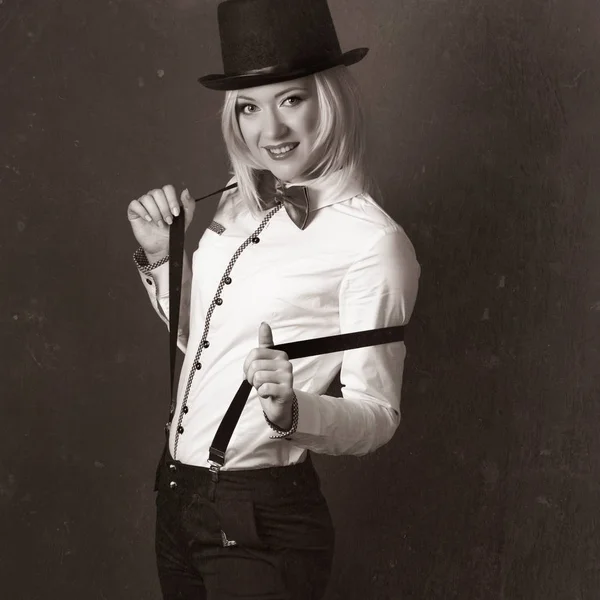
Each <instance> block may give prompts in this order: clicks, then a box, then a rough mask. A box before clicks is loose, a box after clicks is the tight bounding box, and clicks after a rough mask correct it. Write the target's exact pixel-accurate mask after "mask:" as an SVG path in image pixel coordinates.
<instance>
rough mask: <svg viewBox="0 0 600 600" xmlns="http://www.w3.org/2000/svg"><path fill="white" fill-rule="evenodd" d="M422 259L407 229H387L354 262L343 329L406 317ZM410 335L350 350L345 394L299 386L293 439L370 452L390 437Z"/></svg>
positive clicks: (343, 376) (343, 377)
mask: <svg viewBox="0 0 600 600" xmlns="http://www.w3.org/2000/svg"><path fill="white" fill-rule="evenodd" d="M419 276H420V266H419V263H418V262H417V259H416V256H415V251H414V248H413V246H412V244H411V242H410V240H409V239H408V237H407V236H406V234H405V233H404V231H403V230H402V229H393V230H391V231H390V230H387V231H383V233H382V235H380V236H378V238H377V240H376V241H375V242H374V243H373V244H371V245H370V247H369V248H368V249H367V250H366V251H365V252H364V253H362V255H361V256H360V257H359V258H358V259H357V260H356V261H355V262H354V263H353V265H352V266H351V267H350V269H349V270H348V272H347V273H346V276H345V278H344V280H343V282H342V285H341V287H340V296H339V303H340V333H350V332H353V331H362V330H367V329H375V328H379V327H391V326H395V325H405V324H406V323H408V321H409V319H410V316H411V314H412V311H413V308H414V305H415V301H416V297H417V290H418V282H419ZM405 356H406V347H405V344H404V342H393V343H389V344H382V345H379V346H370V347H366V348H357V349H353V350H347V351H345V352H344V354H343V359H342V366H341V371H340V381H341V384H342V397H341V398H335V397H332V396H328V395H318V394H313V393H309V392H303V391H301V390H294V391H295V393H296V397H297V398H298V409H299V415H298V426H297V430H296V432H295V433H294V434H293V435H292V436H291V438H290V439H291V441H292V443H294V444H296V445H298V446H300V447H303V448H306V449H308V450H312V451H313V452H317V453H321V454H334V455H339V454H352V455H357V456H360V455H364V454H367V453H368V452H372V451H374V450H376V449H377V448H379V447H380V446H382V445H383V444H385V443H387V442H388V441H389V440H390V439H391V438H392V436H393V435H394V433H395V431H396V429H397V428H398V425H399V424H400V395H401V388H402V376H403V370H404V359H405Z"/></svg>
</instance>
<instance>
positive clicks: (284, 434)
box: [263, 393, 299, 440]
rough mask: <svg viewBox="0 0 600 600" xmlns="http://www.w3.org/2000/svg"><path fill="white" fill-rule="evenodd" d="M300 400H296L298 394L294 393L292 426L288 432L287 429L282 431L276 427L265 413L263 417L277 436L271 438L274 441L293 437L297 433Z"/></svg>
mask: <svg viewBox="0 0 600 600" xmlns="http://www.w3.org/2000/svg"><path fill="white" fill-rule="evenodd" d="M298 413H299V410H298V398H296V394H295V393H294V398H293V401H292V426H291V427H290V428H289V429H288V430H287V431H286V430H285V429H281V427H279V426H278V425H275V423H273V422H272V421H270V420H269V417H267V414H266V413H265V412H264V411H263V415H264V417H265V420H266V421H267V425H268V426H269V427H270V428H271V429H272V430H273V431H275V432H276V434H275V435H271V436H269V437H270V439H272V440H279V439H282V438H289V437H290V436H291V435H293V434H294V433H296V429H297V428H298Z"/></svg>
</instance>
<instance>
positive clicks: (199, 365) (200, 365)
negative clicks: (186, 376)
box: [196, 362, 202, 371]
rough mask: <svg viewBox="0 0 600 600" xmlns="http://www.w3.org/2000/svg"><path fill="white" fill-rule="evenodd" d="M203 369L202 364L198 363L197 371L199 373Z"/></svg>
mask: <svg viewBox="0 0 600 600" xmlns="http://www.w3.org/2000/svg"><path fill="white" fill-rule="evenodd" d="M201 368H202V363H199V362H197V363H196V371H199V370H200V369H201Z"/></svg>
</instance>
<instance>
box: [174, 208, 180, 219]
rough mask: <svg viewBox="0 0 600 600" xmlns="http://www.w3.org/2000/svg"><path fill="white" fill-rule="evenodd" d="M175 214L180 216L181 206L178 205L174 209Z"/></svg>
mask: <svg viewBox="0 0 600 600" xmlns="http://www.w3.org/2000/svg"><path fill="white" fill-rule="evenodd" d="M173 214H174V215H175V216H176V217H178V216H179V207H178V206H176V207H175V208H174V209H173Z"/></svg>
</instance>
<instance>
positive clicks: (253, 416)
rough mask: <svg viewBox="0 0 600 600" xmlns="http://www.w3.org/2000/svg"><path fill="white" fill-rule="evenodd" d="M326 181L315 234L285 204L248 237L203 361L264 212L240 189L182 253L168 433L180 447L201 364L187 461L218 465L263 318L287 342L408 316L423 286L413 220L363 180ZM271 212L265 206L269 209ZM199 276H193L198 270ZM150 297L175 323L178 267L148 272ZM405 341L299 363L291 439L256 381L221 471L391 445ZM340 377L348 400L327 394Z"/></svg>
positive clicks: (317, 197) (315, 212) (316, 198)
mask: <svg viewBox="0 0 600 600" xmlns="http://www.w3.org/2000/svg"><path fill="white" fill-rule="evenodd" d="M328 191H330V189H329V188H328V186H327V185H325V186H321V187H320V188H319V189H311V191H310V217H309V222H308V225H307V227H306V229H304V230H300V229H299V228H297V227H296V225H295V224H294V223H293V222H292V221H291V220H290V218H289V217H288V215H287V213H286V212H285V209H284V208H282V209H280V210H279V211H278V212H277V213H276V214H275V215H274V216H273V217H272V218H271V219H270V221H269V222H268V224H267V225H266V227H265V228H264V230H263V231H262V232H261V233H260V234H259V236H258V237H259V239H260V241H259V242H258V243H251V244H249V245H248V246H247V247H246V248H245V249H244V250H243V252H242V253H241V254H240V255H239V257H238V258H237V261H236V262H235V264H234V266H233V269H232V271H231V275H230V277H231V283H230V284H228V285H225V286H223V291H222V292H221V298H222V304H221V305H220V306H215V307H214V310H213V312H212V316H211V317H210V323H209V329H208V336H207V338H208V341H209V342H210V345H209V346H208V347H207V348H204V349H203V350H202V354H201V357H200V361H199V362H200V363H201V365H202V367H201V369H200V370H196V369H195V366H194V357H195V355H196V352H197V350H198V346H199V342H200V340H201V338H202V334H203V332H204V329H205V322H206V318H207V312H208V309H209V306H210V305H211V303H212V301H213V299H214V298H215V293H216V290H217V287H218V285H219V282H220V281H221V280H222V278H223V276H224V272H225V270H226V268H227V265H228V264H229V263H230V261H231V259H232V256H233V255H234V253H235V252H236V250H237V249H238V248H239V247H240V246H241V245H242V244H243V243H244V242H245V241H246V240H247V239H248V238H249V237H251V236H252V235H253V232H254V231H255V230H256V229H257V227H258V226H259V225H260V222H261V216H258V218H257V216H253V215H252V213H251V211H250V210H249V207H248V205H247V203H246V202H245V201H244V200H243V199H241V198H240V195H239V194H238V193H237V192H236V191H235V190H234V191H232V192H226V193H225V194H224V195H223V196H222V198H221V201H220V202H219V205H218V207H217V210H216V213H215V216H214V221H213V223H211V226H209V228H207V229H206V231H205V232H204V234H203V235H202V237H201V239H200V242H199V244H198V248H197V249H196V251H195V252H194V254H193V258H192V263H191V265H190V263H189V259H188V257H187V256H186V257H185V259H184V275H183V283H182V299H183V300H182V310H181V316H180V328H179V341H178V344H179V348H180V349H181V350H182V351H183V352H185V359H184V362H183V367H182V371H181V376H180V381H179V387H178V393H177V407H176V412H175V417H174V420H173V426H172V427H171V431H170V439H169V447H170V451H171V455H172V456H173V453H174V442H175V436H176V435H177V431H176V430H177V422H178V419H179V416H180V411H181V406H182V400H183V396H184V393H185V388H186V385H187V384H188V380H189V376H190V372H191V371H192V370H193V371H194V375H193V379H192V384H191V388H190V391H189V397H188V401H187V406H188V412H187V413H186V414H184V415H183V418H182V421H181V425H182V427H183V429H184V432H183V433H182V434H180V435H179V436H178V437H179V439H178V446H177V454H176V455H175V458H177V459H178V460H180V461H181V462H183V463H186V464H192V465H198V466H202V467H207V466H208V463H207V459H208V451H209V447H210V445H211V442H212V440H213V437H214V435H215V432H216V430H217V428H218V426H219V424H220V423H221V420H222V418H223V415H224V414H225V411H226V410H227V408H228V406H229V404H230V402H231V400H232V398H233V396H234V395H235V392H236V391H237V389H238V387H239V385H240V383H241V382H242V381H243V378H244V373H243V370H242V368H243V364H244V361H245V359H246V357H247V355H248V353H249V352H250V351H251V350H252V349H253V348H256V347H258V329H259V326H260V324H261V322H262V321H266V322H267V323H269V325H270V326H271V328H272V331H273V339H274V343H275V344H282V343H286V342H292V341H298V340H303V339H309V338H314V337H322V336H329V335H336V334H340V333H349V332H353V331H362V330H366V329H374V328H378V327H388V326H393V325H403V324H406V323H407V322H408V320H409V318H410V315H411V313H412V310H413V306H414V303H415V300H416V296H417V288H418V279H419V274H420V267H419V264H418V262H417V259H416V257H415V252H414V249H413V246H412V244H411V243H410V241H409V239H408V237H407V236H406V234H405V232H404V230H403V229H402V228H401V227H400V226H399V225H398V224H397V223H396V222H395V221H394V220H393V219H392V218H391V217H390V216H389V215H388V214H387V213H386V212H385V211H384V210H383V209H382V208H381V207H380V206H379V205H378V204H377V203H376V202H375V201H374V200H373V199H372V198H371V197H370V196H369V195H366V194H363V193H360V190H359V189H358V188H356V187H355V186H353V185H350V186H348V187H347V188H346V190H345V191H344V193H342V194H340V195H339V196H338V197H331V194H329V193H328ZM266 214H267V212H265V213H263V214H262V217H264V216H265V215H266ZM192 273H193V277H192ZM140 276H141V280H142V282H143V284H144V286H145V287H146V290H147V292H148V295H149V297H150V301H151V303H152V305H153V307H154V308H155V310H156V311H157V313H158V314H159V316H160V317H161V319H162V320H163V321H164V322H165V323H166V324H167V326H168V319H167V317H166V315H168V314H169V282H168V263H166V264H164V265H161V266H159V267H157V268H156V269H154V270H153V271H151V273H150V274H149V275H148V274H142V273H140ZM405 354H406V349H405V345H404V342H393V343H389V344H383V345H380V346H372V347H367V348H362V349H354V350H348V351H346V352H338V353H332V354H327V355H321V356H312V357H307V358H301V359H293V360H292V361H291V362H292V365H293V374H294V384H293V388H294V391H295V393H296V396H297V398H298V408H299V420H298V428H297V431H296V433H294V434H293V435H292V436H291V437H290V438H289V439H276V440H273V439H270V436H271V435H272V434H273V431H272V429H270V428H269V426H268V424H267V422H266V420H265V418H264V416H263V412H262V407H261V404H260V400H259V398H258V395H257V393H256V390H255V389H252V392H251V394H250V396H249V398H248V402H247V404H246V406H245V408H244V411H243V413H242V415H241V418H240V420H239V423H238V425H237V427H236V429H235V431H234V434H233V436H232V438H231V441H230V444H229V447H228V449H227V454H226V457H225V465H224V467H223V469H255V468H262V467H270V466H285V465H290V464H294V463H297V462H300V461H302V460H304V455H305V453H306V451H307V450H312V451H313V452H317V453H324V454H353V455H363V454H366V453H368V452H371V451H373V450H375V449H376V448H378V447H380V446H381V445H383V444H385V443H386V442H388V441H389V440H390V439H391V437H392V436H393V434H394V432H395V430H396V429H397V427H398V425H399V422H400V394H401V387H402V374H403V367H404V359H405ZM338 372H339V373H340V381H341V384H342V397H340V398H335V397H331V396H328V395H325V392H326V391H327V389H328V388H329V385H330V384H331V382H332V381H333V380H334V378H335V377H336V375H337V373H338Z"/></svg>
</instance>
